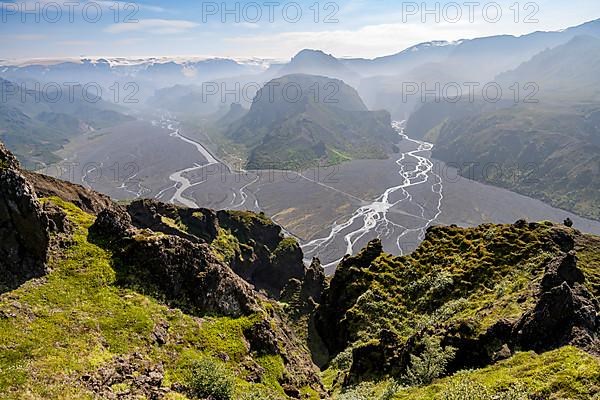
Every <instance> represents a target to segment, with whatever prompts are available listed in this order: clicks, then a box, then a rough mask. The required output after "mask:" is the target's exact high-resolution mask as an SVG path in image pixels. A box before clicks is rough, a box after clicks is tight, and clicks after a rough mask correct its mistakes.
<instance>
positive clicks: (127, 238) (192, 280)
mask: <svg viewBox="0 0 600 400" xmlns="http://www.w3.org/2000/svg"><path fill="white" fill-rule="evenodd" d="M90 233H92V234H93V235H94V237H95V238H97V239H100V240H101V241H108V242H109V243H111V246H112V248H113V251H114V252H115V256H116V258H117V260H116V266H117V273H118V279H119V280H120V282H121V283H122V284H125V285H130V286H135V287H140V288H143V290H144V291H146V292H148V293H150V294H155V295H159V296H160V297H163V298H164V299H165V300H166V301H167V302H169V303H172V304H174V305H177V306H179V307H180V308H182V309H185V310H187V311H190V312H196V311H197V312H202V313H211V312H214V313H218V314H222V315H230V316H240V315H248V314H251V313H253V312H256V311H257V310H258V306H257V301H256V298H255V296H254V295H253V293H252V289H251V288H250V286H249V285H248V284H247V283H246V282H244V281H243V280H242V279H240V278H239V277H238V276H237V275H235V274H234V273H233V271H231V269H229V268H228V267H227V266H226V265H223V264H221V263H220V262H219V261H218V260H217V259H215V257H214V256H213V255H212V253H211V251H210V249H209V248H208V246H207V245H205V244H197V243H193V242H191V241H189V240H186V239H183V238H180V237H178V236H166V235H162V234H158V235H157V234H155V233H154V232H151V231H144V230H141V231H140V230H136V229H135V228H134V227H133V226H132V225H131V217H130V216H129V214H128V213H127V212H125V211H124V210H119V209H116V210H105V211H103V212H101V213H100V215H99V216H98V218H97V220H96V222H95V223H94V225H93V226H92V227H91V228H90Z"/></svg>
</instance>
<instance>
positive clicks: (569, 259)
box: [512, 252, 600, 354]
mask: <svg viewBox="0 0 600 400" xmlns="http://www.w3.org/2000/svg"><path fill="white" fill-rule="evenodd" d="M584 283H585V276H584V274H583V272H582V271H581V270H580V269H579V268H578V267H577V257H576V255H575V253H574V252H570V253H568V254H565V255H563V256H561V257H559V258H557V259H555V260H553V261H552V262H550V263H549V264H548V265H547V266H546V271H545V274H544V277H543V279H542V283H541V287H540V293H539V296H538V300H537V303H536V305H535V307H534V309H533V310H531V311H529V312H527V313H525V314H524V315H523V316H522V317H521V318H520V320H519V321H518V322H517V323H516V324H515V326H514V327H513V331H512V333H513V341H514V344H515V346H516V347H517V348H519V349H525V350H534V351H537V352H543V351H547V350H551V349H555V348H558V347H561V346H565V345H574V346H577V347H580V348H582V349H585V350H588V351H591V352H595V353H599V354H600V319H599V318H598V315H599V314H600V305H599V303H598V300H597V299H596V298H594V296H593V295H592V294H591V293H590V292H589V290H588V289H587V288H586V287H585V286H584Z"/></svg>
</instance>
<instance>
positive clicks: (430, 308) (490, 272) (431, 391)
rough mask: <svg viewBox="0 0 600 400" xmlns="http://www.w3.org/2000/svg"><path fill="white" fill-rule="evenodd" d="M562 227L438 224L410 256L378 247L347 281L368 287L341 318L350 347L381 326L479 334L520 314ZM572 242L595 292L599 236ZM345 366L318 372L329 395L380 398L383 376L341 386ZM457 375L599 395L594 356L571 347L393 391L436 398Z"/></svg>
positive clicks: (496, 386) (494, 385)
mask: <svg viewBox="0 0 600 400" xmlns="http://www.w3.org/2000/svg"><path fill="white" fill-rule="evenodd" d="M565 229H566V228H564V227H559V226H552V224H550V223H542V224H541V225H539V226H538V227H537V228H535V229H530V228H529V227H524V228H518V227H516V226H514V225H482V226H480V227H476V228H468V229H463V228H458V227H455V228H453V227H444V228H435V231H434V232H432V233H431V234H430V235H428V237H427V238H426V239H425V241H424V242H423V243H422V245H421V246H420V247H419V248H418V249H417V250H416V251H415V252H414V253H413V254H411V255H408V256H405V257H393V256H391V255H388V254H382V255H381V256H380V257H379V258H377V259H376V260H375V261H374V262H373V263H372V264H371V266H370V267H367V268H361V269H359V270H358V271H356V272H355V273H354V274H353V275H352V277H353V279H354V281H353V282H352V284H349V285H347V286H346V288H347V291H348V292H351V291H353V290H354V289H353V287H361V288H362V289H361V291H362V290H364V289H365V287H366V290H365V291H364V292H363V293H364V294H363V295H361V296H360V297H359V298H358V300H357V301H356V302H355V303H354V305H353V306H352V307H351V308H350V309H349V310H348V312H347V313H346V317H345V318H346V319H347V321H348V322H349V326H350V329H352V330H353V333H354V338H355V339H356V342H355V343H354V345H353V346H357V345H358V346H360V345H361V344H362V343H369V342H370V341H372V340H376V337H377V336H376V334H377V332H378V331H379V330H380V329H382V328H385V329H390V330H392V331H394V332H396V333H397V334H399V336H400V337H402V338H404V339H406V338H408V337H409V336H410V335H411V334H413V333H414V332H415V331H417V330H418V329H420V328H422V327H427V328H428V329H430V330H432V331H433V332H436V331H443V330H445V329H447V328H448V327H452V326H459V325H462V326H468V327H469V328H471V329H473V334H474V335H476V334H477V333H478V332H479V333H481V332H484V331H485V330H486V329H487V328H488V327H490V326H491V325H493V324H494V322H496V321H498V320H500V319H503V318H506V319H512V320H514V319H516V318H518V317H519V316H520V315H521V314H522V313H523V312H524V311H526V310H528V309H530V308H531V307H532V305H533V294H534V292H535V291H537V287H536V284H538V283H539V281H540V279H541V277H542V274H543V271H544V269H543V266H544V263H545V261H546V260H549V259H551V258H552V257H553V255H554V254H556V253H557V252H558V248H556V247H555V246H550V247H548V245H547V243H548V242H549V239H548V236H549V235H551V234H552V232H553V231H556V230H565ZM577 250H578V257H579V266H580V267H581V269H582V270H583V271H584V273H585V274H586V277H587V282H586V284H587V286H588V287H589V288H590V289H591V290H592V292H593V293H594V295H596V296H598V295H599V294H600V291H598V288H599V287H600V275H599V274H598V268H599V266H600V238H598V237H595V236H588V235H582V236H578V237H577ZM353 268H356V267H353ZM334 279H335V278H334ZM361 281H362V282H361ZM345 371H346V370H345V368H343V367H340V366H339V363H338V361H337V360H335V361H334V362H332V366H330V368H329V369H327V370H325V371H324V372H323V381H324V383H325V384H326V386H328V387H329V388H331V389H333V391H334V393H335V397H336V398H340V399H346V398H348V399H380V398H381V399H383V397H381V396H382V395H383V393H384V391H385V389H386V387H387V386H388V384H389V382H390V381H389V380H386V379H385V378H382V380H381V381H377V382H367V383H363V384H362V385H359V386H358V387H352V388H349V389H346V390H345V391H344V390H343V389H342V387H341V385H340V384H341V382H342V381H343V377H344V376H345V373H346V372H345ZM464 379H470V380H474V381H475V382H477V383H479V384H481V385H483V386H485V387H486V388H488V389H489V390H491V391H492V392H494V391H497V390H500V391H501V390H502V389H503V388H505V387H508V386H510V385H514V384H516V383H519V384H522V385H524V388H525V389H527V390H528V391H529V392H533V393H541V394H549V393H555V396H559V397H553V398H573V399H588V398H592V394H596V393H600V385H599V384H598V382H600V359H599V358H597V357H593V356H590V355H587V354H586V353H584V352H582V351H580V350H577V349H575V348H571V347H565V348H562V349H558V350H555V351H552V352H549V353H546V354H542V355H535V354H533V353H518V354H517V355H515V356H514V357H512V358H511V359H509V360H507V361H504V362H501V363H499V364H497V365H494V366H491V367H488V368H485V369H481V370H475V371H467V372H461V373H459V374H456V375H455V376H453V377H450V378H446V379H443V380H439V381H437V382H435V383H434V384H433V385H431V386H427V387H424V388H412V389H404V390H400V391H399V392H398V394H397V398H399V399H438V398H442V399H443V398H444V397H441V394H442V393H445V392H447V391H448V390H449V389H450V388H453V387H455V386H456V385H458V384H462V383H463V382H462V381H463V380H464ZM557 393H558V394H557ZM458 398H461V399H464V400H469V399H473V400H476V399H487V398H486V397H458Z"/></svg>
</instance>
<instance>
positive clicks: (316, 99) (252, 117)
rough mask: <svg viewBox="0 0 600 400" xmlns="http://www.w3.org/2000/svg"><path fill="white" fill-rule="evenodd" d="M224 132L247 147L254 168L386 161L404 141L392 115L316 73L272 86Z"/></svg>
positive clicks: (276, 81)
mask: <svg viewBox="0 0 600 400" xmlns="http://www.w3.org/2000/svg"><path fill="white" fill-rule="evenodd" d="M224 132H225V133H224V136H225V137H226V138H228V139H229V140H230V141H232V142H233V143H235V144H241V145H244V146H245V147H246V148H247V150H248V156H247V168H249V169H265V168H283V169H289V168H302V167H307V166H311V165H314V164H316V163H317V162H326V163H338V162H340V161H344V160H349V159H352V158H384V157H386V155H387V150H388V149H389V147H390V145H391V144H392V143H393V142H395V141H397V140H398V135H397V134H396V133H395V132H394V130H393V129H392V127H391V119H390V115H389V114H388V113H387V112H385V111H368V110H367V107H366V106H365V105H364V103H363V102H362V100H361V99H360V97H359V96H358V94H357V92H356V90H354V89H353V88H352V87H350V86H348V85H347V84H345V83H344V82H342V81H340V80H337V79H332V78H326V77H322V76H311V75H287V76H284V77H281V78H278V79H274V80H272V81H270V82H268V83H267V84H266V85H265V86H264V87H263V88H262V89H261V90H260V91H259V92H258V94H257V96H256V97H255V99H254V101H253V103H252V106H251V108H250V111H248V113H247V114H246V115H245V116H243V117H242V118H241V119H239V120H237V121H235V122H234V123H232V124H230V125H229V126H227V127H224Z"/></svg>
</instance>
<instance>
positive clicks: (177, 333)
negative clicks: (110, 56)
mask: <svg viewBox="0 0 600 400" xmlns="http://www.w3.org/2000/svg"><path fill="white" fill-rule="evenodd" d="M38 196H39V197H38ZM9 205H10V206H9ZM0 239H1V240H0V397H2V398H6V399H21V398H24V397H25V398H32V399H59V398H60V399H87V398H103V399H118V398H119V399H120V398H123V399H177V400H183V399H217V400H225V399H290V398H291V399H326V398H332V399H392V398H393V399H448V400H450V399H471V398H476V399H484V400H488V399H490V400H491V399H506V400H508V399H520V400H521V399H526V398H530V399H554V398H556V399H558V398H570V399H582V400H583V399H590V398H594V396H598V394H599V393H600V387H599V386H598V384H597V382H598V381H599V380H600V358H598V354H600V321H599V320H598V312H599V311H600V304H599V303H598V296H599V295H600V273H599V271H600V252H599V249H600V238H599V237H596V236H591V235H584V234H581V233H580V232H578V231H577V230H575V229H572V228H568V227H566V226H557V225H553V224H551V223H548V222H541V223H527V222H526V221H517V222H516V223H515V224H513V225H493V224H487V225H482V226H479V227H476V228H459V227H456V226H450V227H432V228H430V229H429V230H428V232H427V236H426V238H425V240H424V242H423V243H422V244H421V245H420V247H419V248H418V249H417V250H416V251H415V252H413V253H412V254H409V255H406V256H401V257H396V256H393V255H390V254H386V253H384V252H383V250H382V247H381V243H380V242H379V241H373V242H371V243H370V244H369V245H368V247H367V248H365V249H364V250H363V251H361V252H360V253H359V254H357V255H355V256H347V257H346V258H344V260H343V261H342V262H341V263H340V264H339V266H338V270H337V271H336V273H335V275H334V276H333V277H332V278H331V280H330V281H329V282H327V281H326V279H325V276H324V274H323V271H322V269H321V266H320V265H319V262H318V260H314V261H313V263H312V264H311V265H310V266H305V265H304V264H303V262H302V259H303V255H302V250H301V249H300V248H299V246H298V244H297V243H296V241H295V240H294V239H291V238H286V237H284V236H283V235H282V230H281V228H280V227H278V226H277V225H275V224H274V223H273V222H272V221H271V220H269V219H268V218H267V217H266V216H264V215H262V214H254V213H250V212H239V211H218V212H215V211H212V210H207V209H187V208H179V207H175V206H173V205H168V204H162V203H158V202H155V201H151V200H138V201H135V202H133V203H129V204H127V205H119V204H116V203H113V202H111V201H110V200H109V199H108V198H107V197H105V196H102V195H99V194H97V193H95V192H93V191H90V190H87V189H84V188H83V187H81V186H77V185H73V184H70V183H66V182H61V181H57V180H55V179H53V178H47V177H43V176H41V175H37V174H34V173H25V172H23V171H22V170H21V169H20V166H19V164H18V162H17V160H16V159H15V158H14V157H13V156H12V155H11V154H10V153H9V152H8V151H7V150H6V149H5V148H4V147H3V146H2V145H0ZM311 356H312V358H311ZM313 359H314V360H315V361H313ZM314 363H318V364H319V365H320V366H321V371H319V370H318V368H317V366H316V365H315V364H314Z"/></svg>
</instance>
